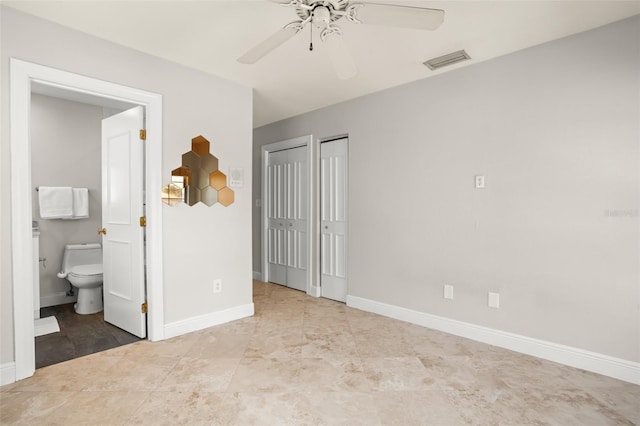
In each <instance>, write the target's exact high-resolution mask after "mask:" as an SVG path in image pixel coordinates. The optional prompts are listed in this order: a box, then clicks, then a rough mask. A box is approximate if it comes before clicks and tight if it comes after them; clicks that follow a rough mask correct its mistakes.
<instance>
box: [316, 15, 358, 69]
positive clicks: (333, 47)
mask: <svg viewBox="0 0 640 426" xmlns="http://www.w3.org/2000/svg"><path fill="white" fill-rule="evenodd" d="M321 38H322V41H324V43H325V44H326V45H327V50H328V52H329V58H330V59H331V64H332V65H333V68H334V70H335V71H336V74H337V75H338V78H339V79H341V80H348V79H350V78H352V77H355V76H356V75H357V74H358V67H356V63H355V62H354V61H353V57H352V56H351V52H349V48H348V47H347V45H346V44H345V42H344V39H343V38H342V31H341V30H340V28H338V27H336V26H329V27H327V28H326V29H325V30H324V31H323V32H322V35H321Z"/></svg>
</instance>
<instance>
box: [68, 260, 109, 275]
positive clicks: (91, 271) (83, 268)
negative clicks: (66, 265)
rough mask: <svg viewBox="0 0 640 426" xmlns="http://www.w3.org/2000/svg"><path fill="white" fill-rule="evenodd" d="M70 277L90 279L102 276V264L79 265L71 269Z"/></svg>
mask: <svg viewBox="0 0 640 426" xmlns="http://www.w3.org/2000/svg"><path fill="white" fill-rule="evenodd" d="M69 275H72V276H76V277H90V276H94V275H102V265H101V264H97V263H96V264H90V265H77V266H74V267H72V268H71V270H70V271H69Z"/></svg>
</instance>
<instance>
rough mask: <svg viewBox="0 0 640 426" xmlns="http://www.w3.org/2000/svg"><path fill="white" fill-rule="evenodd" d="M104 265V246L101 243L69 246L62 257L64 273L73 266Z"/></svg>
mask: <svg viewBox="0 0 640 426" xmlns="http://www.w3.org/2000/svg"><path fill="white" fill-rule="evenodd" d="M92 264H102V246H101V245H100V244H99V243H87V244H67V245H66V246H64V255H63V256H62V271H61V272H67V271H69V269H71V268H72V267H73V266H77V265H92Z"/></svg>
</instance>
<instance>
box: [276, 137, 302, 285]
mask: <svg viewBox="0 0 640 426" xmlns="http://www.w3.org/2000/svg"><path fill="white" fill-rule="evenodd" d="M267 164H268V165H267V200H266V201H267V205H266V208H267V227H268V228H267V238H268V243H267V248H268V253H267V259H268V267H269V281H271V282H273V283H276V284H281V285H286V286H287V287H291V288H295V289H297V290H301V291H306V290H307V265H306V263H307V220H308V213H309V212H308V207H307V196H308V195H307V147H306V146H302V147H297V148H292V149H287V150H283V151H277V152H271V153H269V158H268V162H267Z"/></svg>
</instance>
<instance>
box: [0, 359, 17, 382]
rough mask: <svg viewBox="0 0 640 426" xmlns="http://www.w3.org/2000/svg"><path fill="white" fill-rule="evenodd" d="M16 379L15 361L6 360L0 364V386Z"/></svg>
mask: <svg viewBox="0 0 640 426" xmlns="http://www.w3.org/2000/svg"><path fill="white" fill-rule="evenodd" d="M15 381H16V363H15V362H8V363H6V364H1V365H0V386H4V385H8V384H10V383H15Z"/></svg>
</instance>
